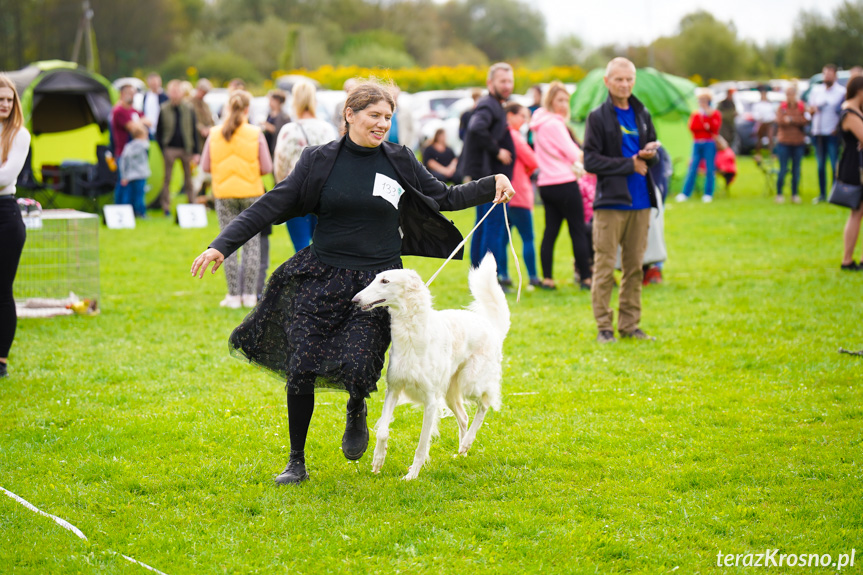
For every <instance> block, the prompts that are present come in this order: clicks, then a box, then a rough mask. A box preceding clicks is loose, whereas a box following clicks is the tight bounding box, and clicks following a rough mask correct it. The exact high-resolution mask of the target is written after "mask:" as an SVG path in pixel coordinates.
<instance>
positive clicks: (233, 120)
mask: <svg viewBox="0 0 863 575" xmlns="http://www.w3.org/2000/svg"><path fill="white" fill-rule="evenodd" d="M251 102H252V95H251V94H249V93H248V92H246V91H245V90H235V91H234V92H231V97H230V98H228V103H227V104H226V105H227V106H228V119H227V120H225V123H224V124H222V136H224V137H225V140H226V141H228V142H230V141H231V137H232V136H233V135H234V132H236V131H237V129H238V128H239V127H240V126H241V125H242V124H243V122H244V121H245V119H244V118H243V113H244V112H245V111H246V110H247V109H248V107H249V104H250V103H251Z"/></svg>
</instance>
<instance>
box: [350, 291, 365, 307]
mask: <svg viewBox="0 0 863 575" xmlns="http://www.w3.org/2000/svg"><path fill="white" fill-rule="evenodd" d="M360 293H362V292H360ZM362 299H363V298H361V297H360V294H357V295H355V296H354V298H353V299H352V300H351V303H355V304H357V305H359V304H360V302H361V301H362Z"/></svg>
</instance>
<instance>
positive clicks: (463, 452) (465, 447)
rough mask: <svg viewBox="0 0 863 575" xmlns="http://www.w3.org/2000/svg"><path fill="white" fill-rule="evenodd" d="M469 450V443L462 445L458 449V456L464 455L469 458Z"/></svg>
mask: <svg viewBox="0 0 863 575" xmlns="http://www.w3.org/2000/svg"><path fill="white" fill-rule="evenodd" d="M469 449H470V444H469V443H467V444H465V443H462V444H461V445H460V446H459V448H458V455H464V456H465V457H467V452H468V450H469Z"/></svg>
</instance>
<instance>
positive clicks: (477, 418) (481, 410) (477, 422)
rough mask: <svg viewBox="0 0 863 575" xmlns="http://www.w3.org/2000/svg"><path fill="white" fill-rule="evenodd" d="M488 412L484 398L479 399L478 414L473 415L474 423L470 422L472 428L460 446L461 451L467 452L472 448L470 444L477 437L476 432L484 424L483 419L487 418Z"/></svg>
mask: <svg viewBox="0 0 863 575" xmlns="http://www.w3.org/2000/svg"><path fill="white" fill-rule="evenodd" d="M487 412H488V406H487V405H486V404H485V403H484V402H483V401H482V400H480V401H478V402H477V409H476V415H474V416H473V423H471V424H470V429H468V430H467V436H465V438H464V439H462V442H461V446H459V450H458V452H459V453H461V454H466V453H467V450H468V449H470V446H471V445H473V442H474V440H475V439H476V432H477V431H479V428H480V426H481V425H482V420H483V419H484V418H485V414H486V413H487Z"/></svg>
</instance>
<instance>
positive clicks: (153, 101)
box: [141, 72, 168, 140]
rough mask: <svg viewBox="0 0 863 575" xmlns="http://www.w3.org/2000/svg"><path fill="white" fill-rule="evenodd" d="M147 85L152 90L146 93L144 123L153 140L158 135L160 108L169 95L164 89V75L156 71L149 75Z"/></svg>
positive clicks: (143, 111) (143, 105)
mask: <svg viewBox="0 0 863 575" xmlns="http://www.w3.org/2000/svg"><path fill="white" fill-rule="evenodd" d="M147 87H149V88H150V90H149V91H148V92H147V93H146V94H144V102H143V104H142V107H143V110H141V112H142V113H143V114H144V124H146V125H147V127H148V128H149V129H150V139H151V140H152V139H153V138H154V137H155V136H156V127H157V126H158V125H159V110H160V109H161V107H162V104H164V103H165V102H166V101H167V100H168V96H167V95H166V94H165V92H164V91H163V90H162V77H161V76H160V75H159V74H157V73H156V72H151V73H150V74H149V75H148V76H147Z"/></svg>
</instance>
